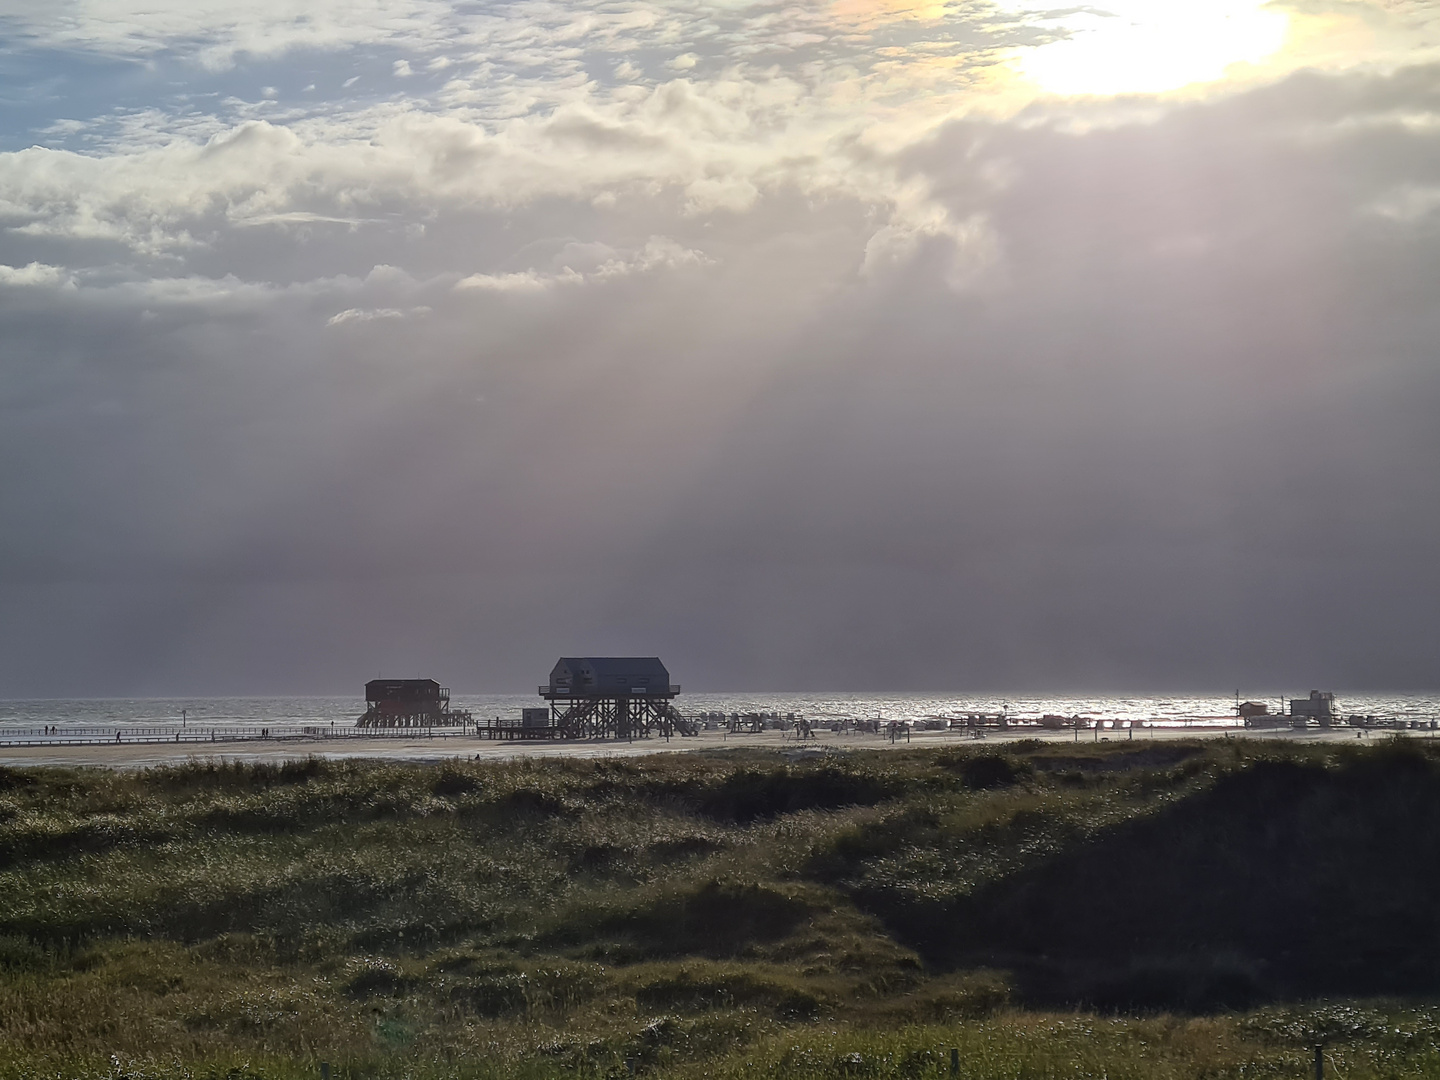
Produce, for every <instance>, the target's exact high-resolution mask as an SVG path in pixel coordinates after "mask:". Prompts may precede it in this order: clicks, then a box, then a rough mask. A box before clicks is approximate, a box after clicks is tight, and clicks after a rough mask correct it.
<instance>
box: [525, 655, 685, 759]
mask: <svg viewBox="0 0 1440 1080" xmlns="http://www.w3.org/2000/svg"><path fill="white" fill-rule="evenodd" d="M679 693H680V687H678V686H676V685H674V684H672V683H671V682H670V672H669V671H667V670H666V668H665V665H664V664H662V663H661V662H660V658H659V657H656V656H562V657H561V658H560V659H559V661H557V662H556V664H555V667H554V668H553V669H552V670H551V672H550V681H549V683H547V684H546V685H544V686H542V687H540V696H541V697H543V698H545V699H546V700H547V701H549V702H550V723H551V727H552V729H553V731H554V732H555V734H556V735H557V736H559V737H561V738H567V739H607V738H614V739H634V738H642V739H643V738H647V737H648V736H649V735H650V734H651V732H652V730H653V731H658V732H659V733H660V734H661V735H665V736H669V735H673V734H676V733H678V734H681V735H693V734H695V730H696V729H695V725H694V724H693V723H691V722H690V721H688V720H686V719H685V718H684V717H683V716H681V715H680V713H679V712H678V711H676V709H675V706H674V705H673V704H671V702H673V701H674V699H675V696H676V695H677V694H679Z"/></svg>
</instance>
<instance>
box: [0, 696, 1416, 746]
mask: <svg viewBox="0 0 1440 1080" xmlns="http://www.w3.org/2000/svg"><path fill="white" fill-rule="evenodd" d="M1306 693H1307V691H1304V690H1297V691H1292V692H1291V693H1290V694H1288V695H1284V696H1286V697H1304V696H1305V695H1306ZM1245 697H1246V698H1247V699H1249V700H1255V701H1263V702H1266V703H1268V704H1269V705H1270V707H1271V711H1272V712H1273V711H1276V709H1277V708H1278V706H1279V705H1280V703H1281V697H1282V695H1281V694H1280V693H1278V692H1270V693H1265V694H1255V693H1250V694H1246V695H1245ZM541 704H543V702H541V701H540V700H539V699H538V698H536V697H534V696H533V695H524V694H456V695H455V698H454V705H455V707H456V708H460V709H468V710H469V711H470V712H472V713H473V714H474V715H475V716H476V717H491V716H515V715H518V713H519V710H520V709H521V708H523V707H526V706H536V705H541ZM676 704H677V705H678V706H679V707H680V709H681V710H682V711H683V712H686V713H697V712H723V713H734V712H739V713H747V712H768V713H774V714H780V715H784V714H786V713H796V714H798V715H804V716H807V717H810V718H811V719H812V720H815V721H820V722H826V721H830V720H837V719H843V718H854V719H873V718H875V717H882V718H884V719H886V720H921V719H925V718H927V717H936V716H947V717H948V716H963V715H965V714H967V713H982V712H983V713H991V714H993V713H998V712H1002V711H1003V712H1005V713H1007V714H1008V715H1010V716H1011V717H1015V718H1022V719H1023V718H1028V717H1039V716H1042V715H1044V714H1047V713H1051V714H1057V715H1061V716H1077V715H1078V716H1082V717H1086V718H1089V719H1100V720H1116V721H1120V722H1122V723H1123V722H1138V723H1145V722H1151V723H1155V722H1158V723H1177V722H1182V721H1189V722H1193V723H1206V722H1208V723H1215V724H1218V723H1222V722H1223V721H1224V719H1227V718H1229V717H1232V716H1233V715H1234V708H1235V698H1234V695H1233V694H1231V695H1223V694H1221V695H1194V694H1174V695H1168V696H1166V695H1131V696H1104V695H1098V694H1076V695H1052V696H1044V695H1025V694H1014V695H1010V696H1005V695H966V694H898V693H897V694H839V693H831V694H827V693H794V694H681V696H680V698H679V699H678V700H677V702H676ZM1335 707H1336V711H1337V713H1339V714H1340V715H1342V716H1349V715H1352V714H1359V715H1368V716H1376V717H1382V718H1386V719H1396V720H1426V721H1429V720H1433V719H1440V693H1373V692H1372V693H1353V694H1350V693H1343V692H1337V693H1336V700H1335ZM364 708H365V702H364V701H363V700H362V699H360V698H358V697H210V698H90V699H59V698H57V699H43V700H26V701H0V736H3V735H5V734H11V733H16V732H17V729H30V728H37V727H38V728H45V727H50V726H54V727H57V728H58V729H59V733H60V734H68V733H70V732H73V731H74V730H75V729H79V728H93V727H106V728H115V727H120V728H134V727H146V728H153V727H164V728H170V727H172V726H174V727H179V726H180V725H181V724H182V723H183V724H185V725H187V726H197V727H202V728H206V729H212V728H213V729H216V730H217V731H221V732H223V731H224V730H225V729H235V728H254V727H259V726H265V727H271V728H277V727H278V728H291V727H302V726H321V727H326V728H328V727H329V726H330V725H331V724H332V723H333V724H334V725H335V727H336V728H337V729H338V728H342V727H348V726H350V725H351V724H353V723H354V721H355V718H356V717H358V716H359V715H360V713H361V712H363V711H364Z"/></svg>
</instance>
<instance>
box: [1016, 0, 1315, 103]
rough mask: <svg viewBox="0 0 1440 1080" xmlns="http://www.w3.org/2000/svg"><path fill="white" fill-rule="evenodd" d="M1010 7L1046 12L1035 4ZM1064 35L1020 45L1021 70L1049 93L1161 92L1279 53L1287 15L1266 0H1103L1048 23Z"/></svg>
mask: <svg viewBox="0 0 1440 1080" xmlns="http://www.w3.org/2000/svg"><path fill="white" fill-rule="evenodd" d="M1013 6H1015V7H1019V8H1022V9H1024V10H1026V11H1028V12H1030V13H1032V14H1037V15H1042V18H1044V16H1043V14H1042V9H1041V8H1040V5H1039V4H1038V3H1033V2H1031V0H1018V3H1015V4H1014V5H1013ZM1047 21H1048V23H1049V25H1051V26H1053V27H1055V28H1057V29H1060V30H1063V31H1065V32H1066V34H1067V36H1066V37H1065V38H1063V39H1062V40H1059V41H1053V42H1049V43H1047V44H1044V45H1039V46H1035V47H1033V48H1030V49H1027V50H1022V51H1021V52H1020V53H1019V54H1018V55H1017V57H1016V61H1015V66H1016V68H1017V69H1018V72H1019V74H1020V75H1021V76H1022V77H1024V78H1025V79H1027V80H1029V81H1030V82H1032V83H1034V84H1035V85H1037V86H1038V87H1039V88H1040V89H1041V90H1043V91H1046V92H1048V93H1052V94H1060V95H1065V96H1071V95H1086V94H1089V95H1114V94H1132V93H1163V92H1165V91H1168V90H1177V89H1179V88H1180V87H1183V86H1189V85H1191V84H1194V83H1207V82H1215V81H1218V80H1221V79H1224V78H1226V77H1227V76H1228V75H1229V74H1230V73H1231V71H1232V69H1233V68H1234V67H1235V65H1244V64H1252V65H1253V64H1260V63H1262V62H1264V61H1265V60H1266V59H1267V58H1268V57H1271V56H1273V55H1274V54H1275V53H1277V52H1279V51H1280V49H1281V48H1282V47H1283V46H1284V44H1285V39H1286V36H1287V34H1288V33H1289V27H1290V18H1289V16H1288V15H1287V14H1286V13H1285V12H1283V11H1280V10H1277V9H1276V8H1274V7H1273V6H1270V5H1269V4H1267V3H1265V2H1264V0H1103V2H1102V4H1101V5H1100V6H1096V7H1091V8H1087V9H1085V10H1083V11H1078V12H1077V11H1075V10H1074V9H1071V10H1070V11H1068V12H1065V13H1064V14H1061V15H1058V16H1055V17H1054V18H1053V19H1048V20H1047Z"/></svg>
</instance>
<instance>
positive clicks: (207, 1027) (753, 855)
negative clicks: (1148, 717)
mask: <svg viewBox="0 0 1440 1080" xmlns="http://www.w3.org/2000/svg"><path fill="white" fill-rule="evenodd" d="M1437 826H1440V757H1437V756H1436V755H1434V754H1432V753H1430V752H1429V748H1428V747H1427V746H1424V745H1420V744H1416V745H1406V746H1400V745H1395V746H1385V747H1380V748H1376V749H1373V750H1353V751H1352V750H1349V749H1336V748H1334V747H1310V748H1299V747H1295V748H1277V747H1275V746H1274V745H1272V744H1266V745H1263V746H1262V745H1258V744H1254V743H1247V742H1244V741H1241V740H1234V741H1229V742H1224V741H1221V742H1209V743H1194V744H1144V745H1142V744H1133V745H1132V744H1118V745H1111V746H1102V747H1079V748H1076V747H1063V746H1057V747H1050V748H1047V747H1041V746H1038V745H1034V744H1030V745H1027V744H1015V745H1011V746H1009V747H1007V748H1005V749H1004V750H1003V751H989V750H983V749H973V750H972V749H969V748H964V749H954V750H941V751H933V750H922V749H916V750H907V751H889V752H884V753H855V754H847V755H833V756H820V757H816V758H810V759H806V760H799V761H787V760H786V759H785V758H783V757H782V756H779V755H774V754H767V753H761V752H747V751H727V752H724V753H718V754H689V755H659V756H656V757H654V758H641V759H634V758H632V759H626V760H584V761H580V760H576V761H549V762H545V763H539V762H532V761H517V762H512V763H504V764H484V765H481V764H477V763H467V762H461V761H456V762H452V763H449V764H446V765H444V766H439V767H436V766H424V765H415V764H394V763H381V762H364V761H345V762H323V761H319V760H310V761H300V762H294V763H290V764H286V765H280V766H265V765H248V764H247V765H241V764H227V763H220V762H213V763H198V764H191V765H185V766H178V767H171V768H163V769H154V770H150V771H146V772H136V773H124V772H105V771H98V770H96V771H88V770H59V769H33V770H0V1078H8V1077H17V1078H18V1077H42V1076H44V1077H57V1078H58V1077H108V1078H111V1080H119V1078H121V1077H131V1078H134V1080H140V1078H148V1077H155V1078H157V1080H159V1078H171V1077H174V1078H181V1077H216V1078H227V1080H232V1078H233V1080H244V1078H249V1077H261V1076H264V1077H276V1078H288V1077H292V1076H293V1077H310V1078H316V1077H319V1076H320V1075H321V1066H322V1063H325V1064H326V1065H328V1067H329V1069H330V1071H331V1075H332V1076H334V1077H335V1078H336V1080H341V1078H346V1080H362V1078H371V1077H374V1078H388V1077H396V1078H400V1077H407V1078H410V1077H413V1078H416V1080H421V1078H428V1077H432V1076H433V1077H441V1076H445V1077H449V1076H455V1077H477V1078H480V1077H492V1076H494V1077H499V1076H505V1077H531V1076H533V1077H610V1076H615V1077H619V1076H629V1075H635V1074H644V1075H654V1076H665V1077H670V1076H674V1077H691V1076H694V1077H701V1076H708V1077H717V1078H720V1077H776V1078H779V1077H817V1078H818V1077H917V1078H918V1077H927V1076H934V1077H939V1076H948V1075H950V1068H951V1058H950V1053H951V1050H952V1049H954V1050H957V1051H958V1052H959V1059H958V1060H959V1066H960V1073H961V1075H963V1076H966V1077H977V1078H981V1077H983V1078H987V1080H988V1078H992V1077H993V1078H999V1077H1007V1078H1031V1077H1035V1078H1039V1077H1047V1078H1048V1077H1082V1076H1094V1077H1100V1076H1106V1077H1110V1078H1120V1077H1162V1078H1168V1077H1200V1076H1206V1077H1232V1076H1233V1077H1269V1076H1273V1077H1286V1076H1294V1077H1299V1076H1309V1075H1312V1071H1311V1070H1312V1069H1313V1053H1314V1050H1313V1048H1314V1046H1315V1045H1317V1044H1322V1045H1323V1046H1324V1053H1325V1054H1326V1055H1327V1061H1329V1062H1330V1063H1331V1066H1332V1070H1333V1071H1332V1073H1331V1075H1338V1076H1343V1077H1346V1078H1351V1077H1354V1078H1357V1080H1363V1078H1370V1077H1376V1078H1378V1077H1391V1076H1396V1077H1398V1076H1436V1077H1440V1052H1437V1049H1436V1047H1437V1045H1440V1005H1437V1004H1436V1003H1440V937H1437V931H1436V929H1435V922H1434V919H1433V915H1432V913H1431V911H1430V905H1431V904H1432V903H1433V895H1434V883H1435V880H1436V873H1437V872H1436V869H1435V868H1436V867H1437V866H1440V846H1437V845H1440V827H1437Z"/></svg>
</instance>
